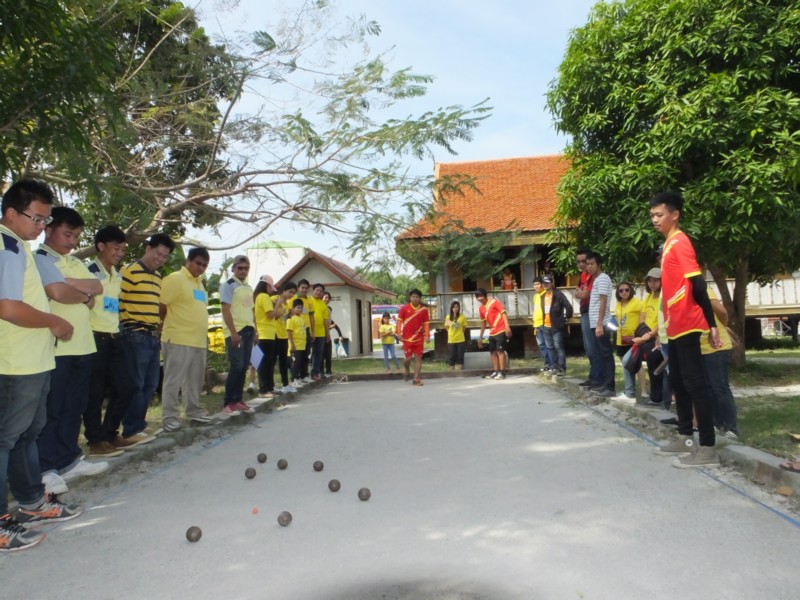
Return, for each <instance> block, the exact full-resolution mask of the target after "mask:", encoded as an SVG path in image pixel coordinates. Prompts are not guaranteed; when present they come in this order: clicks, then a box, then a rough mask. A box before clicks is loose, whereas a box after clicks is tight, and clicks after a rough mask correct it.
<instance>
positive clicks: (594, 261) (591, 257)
mask: <svg viewBox="0 0 800 600" xmlns="http://www.w3.org/2000/svg"><path fill="white" fill-rule="evenodd" d="M586 272H587V273H588V274H589V275H591V277H592V291H591V293H590V295H589V327H590V328H591V330H592V332H593V333H594V341H595V348H596V349H597V350H596V352H597V353H596V355H595V356H596V358H597V362H598V363H599V364H600V372H601V373H602V376H601V381H600V383H599V384H597V385H594V384H593V385H592V386H590V387H589V389H590V390H592V392H594V394H595V395H596V396H599V397H601V398H613V397H614V396H616V391H615V390H616V389H617V384H616V382H615V381H614V375H615V371H616V362H615V361H614V349H613V348H612V346H611V336H612V332H611V330H610V329H609V328H608V322H609V321H610V320H611V303H610V301H609V299H610V298H611V291H612V289H613V287H614V286H613V285H612V283H611V278H610V277H609V276H608V275H607V274H606V273H604V272H603V257H602V256H600V254H598V253H597V252H590V253H589V254H587V255H586Z"/></svg>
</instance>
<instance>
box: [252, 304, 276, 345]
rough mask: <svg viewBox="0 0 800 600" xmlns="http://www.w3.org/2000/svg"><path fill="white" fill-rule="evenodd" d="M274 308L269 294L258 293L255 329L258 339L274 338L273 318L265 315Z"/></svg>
mask: <svg viewBox="0 0 800 600" xmlns="http://www.w3.org/2000/svg"><path fill="white" fill-rule="evenodd" d="M274 309H275V303H274V302H273V300H272V297H271V296H270V295H269V294H267V293H264V294H259V295H258V296H257V297H256V309H255V311H256V331H258V339H259V340H274V339H275V319H274V318H270V317H268V316H267V313H268V312H272V311H273V310H274Z"/></svg>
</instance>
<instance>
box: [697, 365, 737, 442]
mask: <svg viewBox="0 0 800 600" xmlns="http://www.w3.org/2000/svg"><path fill="white" fill-rule="evenodd" d="M703 366H704V367H705V370H706V377H707V378H708V383H709V385H710V386H711V393H712V395H713V396H714V425H715V426H716V427H721V428H722V429H725V430H726V431H733V432H734V433H735V434H737V435H738V433H739V430H738V428H737V426H736V401H735V400H734V399H733V392H731V384H730V379H729V377H730V368H731V351H730V350H718V351H717V352H712V353H711V354H704V355H703Z"/></svg>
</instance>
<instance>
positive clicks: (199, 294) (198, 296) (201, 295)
mask: <svg viewBox="0 0 800 600" xmlns="http://www.w3.org/2000/svg"><path fill="white" fill-rule="evenodd" d="M193 291H194V299H195V300H199V301H200V302H205V301H206V293H205V292H204V291H203V290H193Z"/></svg>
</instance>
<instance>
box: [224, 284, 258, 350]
mask: <svg viewBox="0 0 800 600" xmlns="http://www.w3.org/2000/svg"><path fill="white" fill-rule="evenodd" d="M219 299H220V302H223V303H225V304H229V305H230V307H231V317H233V326H234V327H235V328H236V331H241V330H242V329H244V328H245V327H255V325H256V320H255V316H254V315H253V288H251V287H250V286H249V285H248V283H247V282H246V281H240V280H238V279H236V278H235V277H231V278H230V279H228V281H226V282H225V283H224V284H223V285H222V287H221V288H220V294H219ZM222 331H223V332H224V334H225V337H230V335H231V332H230V330H229V329H228V325H227V324H226V323H225V319H223V320H222Z"/></svg>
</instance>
